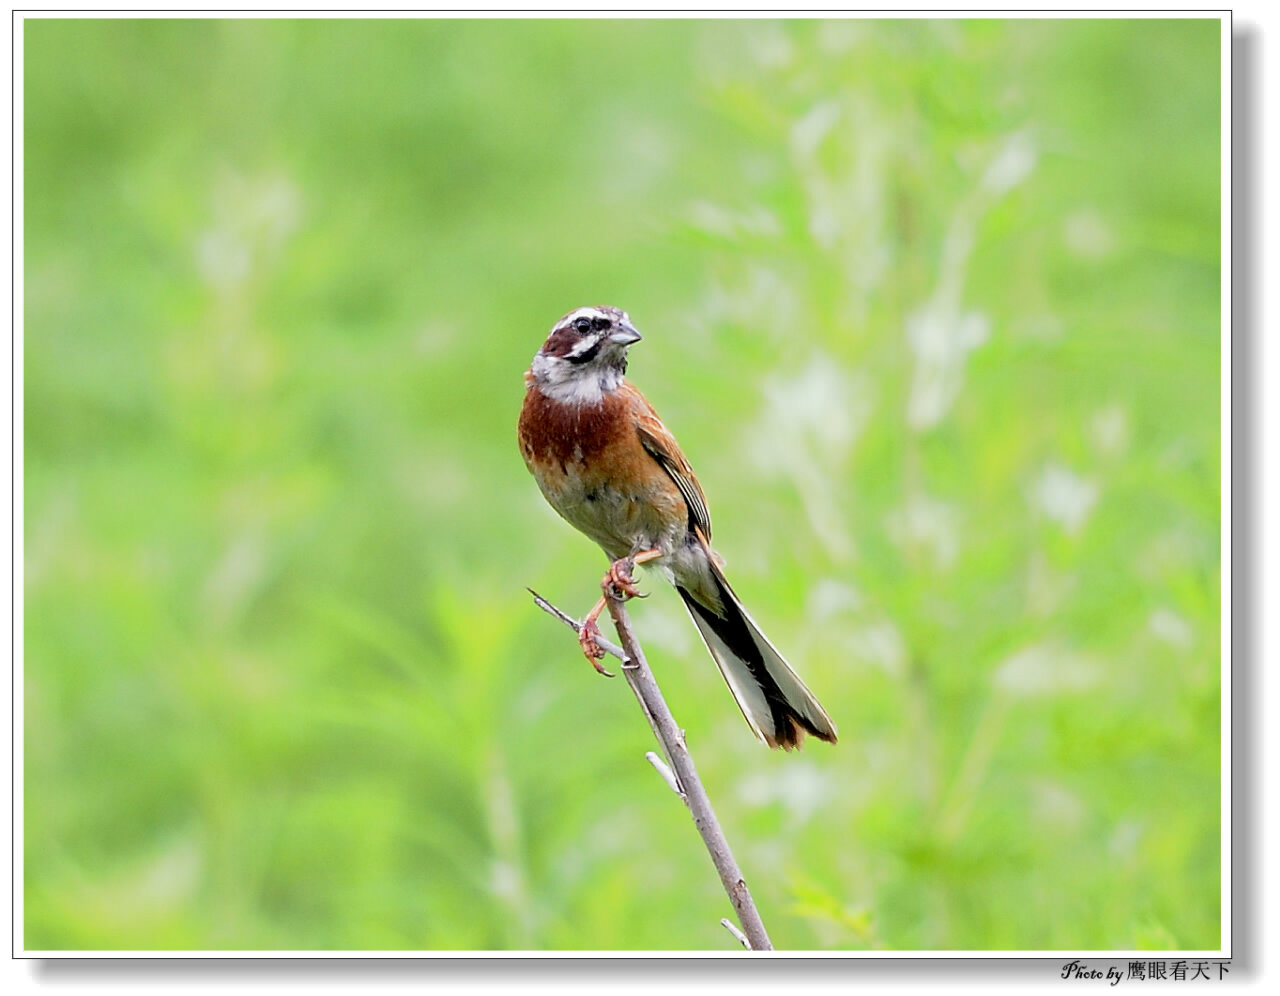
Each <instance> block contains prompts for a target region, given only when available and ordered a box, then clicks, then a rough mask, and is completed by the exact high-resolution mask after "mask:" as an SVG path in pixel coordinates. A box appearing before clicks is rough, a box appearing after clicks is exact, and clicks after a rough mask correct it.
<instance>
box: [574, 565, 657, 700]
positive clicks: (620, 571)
mask: <svg viewBox="0 0 1280 996" xmlns="http://www.w3.org/2000/svg"><path fill="white" fill-rule="evenodd" d="M661 556H662V551H661V550H659V549H658V548H657V547H655V548H654V549H652V550H642V551H640V552H639V553H634V554H632V555H631V556H629V557H623V558H622V559H621V560H615V561H614V562H613V563H612V564H610V565H609V570H608V571H606V572H605V575H604V580H602V581H601V582H600V590H601V591H603V592H604V595H603V596H602V597H601V598H600V599H599V601H597V602H596V604H595V605H593V606H592V607H591V611H590V612H588V613H587V617H586V618H585V619H584V620H582V628H581V629H579V630H578V645H579V646H580V647H582V653H583V655H584V656H585V657H586V658H587V660H589V661H590V662H591V666H592V667H593V668H595V669H596V670H597V671H599V672H600V673H601V674H603V675H606V676H608V677H610V678H612V677H613V675H612V674H610V673H609V672H608V671H606V670H605V669H604V668H602V667H601V666H600V664H599V661H600V659H601V658H602V657H604V651H603V650H601V649H600V647H599V646H598V645H597V644H596V639H595V638H596V637H597V636H599V635H600V627H599V626H597V625H596V620H597V619H599V618H600V613H601V612H603V611H604V607H605V605H606V599H608V598H610V597H612V598H618V599H622V600H624V601H625V600H626V599H628V598H636V597H640V598H643V597H644V595H643V594H641V592H640V589H639V588H637V587H636V579H635V578H633V577H632V576H631V571H632V570H633V569H634V568H635V566H636V565H637V564H644V563H648V562H649V561H650V560H657V559H658V558H659V557H661Z"/></svg>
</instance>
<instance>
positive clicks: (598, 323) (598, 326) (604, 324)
mask: <svg viewBox="0 0 1280 996" xmlns="http://www.w3.org/2000/svg"><path fill="white" fill-rule="evenodd" d="M612 324H613V323H612V322H610V321H609V319H607V318H605V317H603V316H601V317H599V318H593V319H592V320H591V327H592V328H593V329H595V330H596V331H597V332H603V331H604V330H605V329H607V328H608V327H609V326H610V325H612Z"/></svg>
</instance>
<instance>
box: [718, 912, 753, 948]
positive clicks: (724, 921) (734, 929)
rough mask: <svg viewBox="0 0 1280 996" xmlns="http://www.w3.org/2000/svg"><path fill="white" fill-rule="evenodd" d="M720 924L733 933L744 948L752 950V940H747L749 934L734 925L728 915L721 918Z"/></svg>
mask: <svg viewBox="0 0 1280 996" xmlns="http://www.w3.org/2000/svg"><path fill="white" fill-rule="evenodd" d="M720 926H722V927H723V928H724V929H725V930H727V931H728V932H729V933H731V934H732V935H733V936H734V937H735V938H736V939H737V941H738V943H739V944H741V945H742V946H743V947H744V948H746V949H747V950H748V951H750V950H751V942H750V941H748V940H747V935H746V934H744V933H743V932H742V931H740V930H739V929H738V928H737V927H735V926H734V925H733V921H732V920H730V919H729V918H728V917H721V918H720Z"/></svg>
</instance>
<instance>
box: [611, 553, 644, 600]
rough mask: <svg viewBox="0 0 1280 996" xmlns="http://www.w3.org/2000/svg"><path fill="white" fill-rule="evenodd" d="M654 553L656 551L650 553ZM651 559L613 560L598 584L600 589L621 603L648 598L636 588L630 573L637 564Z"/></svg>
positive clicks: (625, 558)
mask: <svg viewBox="0 0 1280 996" xmlns="http://www.w3.org/2000/svg"><path fill="white" fill-rule="evenodd" d="M650 552H653V553H656V551H650ZM652 559H654V558H653V557H644V558H643V559H641V557H623V558H622V559H621V560H615V561H614V562H613V563H612V564H610V565H609V570H608V571H606V572H605V576H604V580H603V581H601V582H600V588H601V590H602V591H603V592H604V593H605V595H607V596H612V597H614V598H617V599H619V600H621V601H626V600H627V599H629V598H648V597H649V596H648V595H646V594H644V592H642V591H641V590H640V589H639V588H638V587H636V579H635V578H634V577H632V576H631V572H632V571H633V570H635V566H636V564H638V563H644V561H645V560H652Z"/></svg>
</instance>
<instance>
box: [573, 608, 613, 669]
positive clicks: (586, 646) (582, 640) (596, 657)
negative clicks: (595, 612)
mask: <svg viewBox="0 0 1280 996" xmlns="http://www.w3.org/2000/svg"><path fill="white" fill-rule="evenodd" d="M601 635H602V634H601V632H600V627H599V626H597V625H596V621H595V618H594V617H591V616H588V617H587V620H586V621H585V622H584V623H583V624H582V627H581V629H579V630H578V646H580V647H581V648H582V655H583V656H584V657H586V659H587V660H588V661H590V662H591V666H592V667H593V668H595V669H596V670H597V671H599V672H600V673H601V674H603V675H604V676H605V677H606V678H612V677H613V672H612V671H606V670H605V669H604V668H603V667H601V666H600V661H601V659H602V658H603V657H604V649H603V648H602V647H601V646H600V645H599V644H598V643H596V637H597V636H601Z"/></svg>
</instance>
